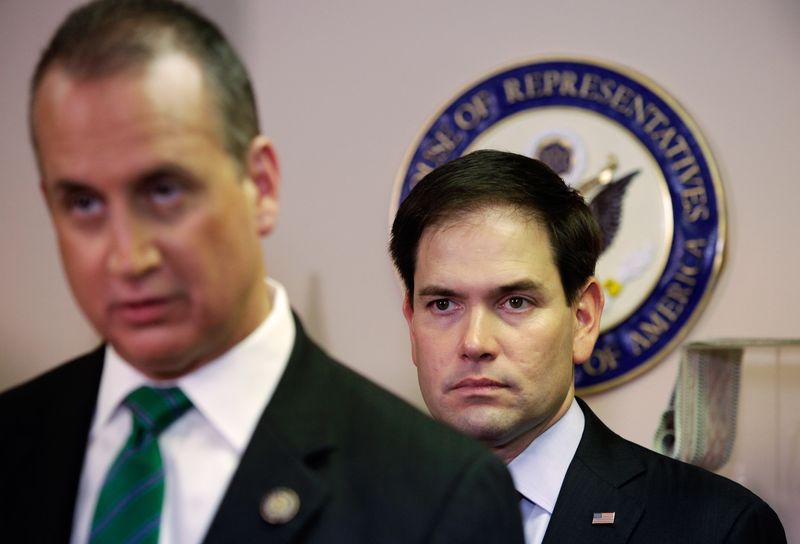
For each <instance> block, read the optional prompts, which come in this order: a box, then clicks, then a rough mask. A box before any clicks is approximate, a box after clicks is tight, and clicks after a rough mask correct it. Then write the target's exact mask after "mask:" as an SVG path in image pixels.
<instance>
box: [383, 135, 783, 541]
mask: <svg viewBox="0 0 800 544" xmlns="http://www.w3.org/2000/svg"><path fill="white" fill-rule="evenodd" d="M599 253H600V231H599V227H598V225H597V223H596V221H595V220H594V218H593V217H592V214H591V212H590V210H589V208H588V206H587V205H586V204H585V203H584V201H583V199H582V198H581V196H580V195H579V194H578V193H577V192H576V191H574V190H572V189H570V188H569V187H567V186H566V185H565V184H564V182H563V181H562V180H561V179H560V178H559V177H558V176H557V175H556V174H555V173H554V172H552V171H551V170H550V169H549V168H547V166H545V165H544V164H542V163H541V162H539V161H536V160H534V159H529V158H527V157H523V156H521V155H515V154H512V153H505V152H500V151H476V152H474V153H471V154H469V155H466V156H464V157H461V158H459V159H456V160H455V161H453V162H451V163H449V164H446V165H444V166H441V167H439V168H438V169H436V170H434V171H433V172H431V173H430V174H428V175H427V176H426V177H425V178H424V179H422V180H421V181H420V182H419V183H418V184H417V186H415V187H414V189H413V190H412V191H411V192H410V193H409V195H408V197H407V198H406V199H405V201H404V202H403V203H402V204H401V206H400V208H399V209H398V212H397V215H396V217H395V220H394V225H393V227H392V241H391V254H392V258H393V260H394V264H395V266H396V267H397V270H398V271H399V273H400V275H401V277H402V279H403V282H404V283H405V287H406V298H405V302H404V305H403V313H404V315H405V318H406V321H407V322H408V327H409V331H410V333H411V345H412V357H413V361H414V364H415V365H416V367H417V372H418V376H419V383H420V388H421V390H422V395H423V398H424V399H425V403H426V404H427V405H428V408H429V409H430V411H431V413H432V414H433V416H434V417H435V418H437V419H439V420H440V421H444V422H446V423H448V424H450V425H451V426H453V427H455V428H457V429H459V430H461V431H462V432H464V433H465V434H467V435H469V436H472V437H474V438H477V439H478V440H481V441H482V442H484V443H485V444H486V445H487V446H489V447H491V448H492V449H493V450H494V451H495V453H496V454H497V455H498V456H499V457H500V458H501V459H503V461H505V462H506V463H508V464H509V470H510V471H511V474H512V476H513V478H514V482H515V485H516V488H517V491H518V492H519V493H520V495H521V496H522V499H521V501H520V509H521V511H522V515H523V523H524V525H525V536H526V541H527V542H529V543H539V542H548V543H561V542H618V543H622V542H641V543H652V542H670V543H672V542H675V543H677V542H698V543H699V542H702V543H710V542H741V543H746V542H747V543H749V542H785V541H786V537H785V535H784V532H783V527H782V526H781V524H780V521H779V520H778V518H777V516H776V515H775V513H774V512H773V511H772V509H770V507H769V506H768V505H767V504H766V503H764V502H763V501H762V500H761V499H759V498H758V497H756V496H755V495H753V494H752V493H751V492H749V491H748V490H746V489H744V488H743V487H741V486H740V485H738V484H736V483H734V482H732V481H729V480H727V479H724V478H722V477H719V476H716V475H714V474H712V473H710V472H707V471H704V470H702V469H699V468H697V467H694V466H691V465H688V464H685V463H681V462H678V461H675V460H672V459H669V458H667V457H665V456H662V455H659V454H656V453H654V452H652V451H650V450H647V449H645V448H642V447H640V446H638V445H636V444H633V443H632V442H628V441H627V440H624V439H623V438H621V437H619V436H618V435H616V434H614V433H613V432H612V431H611V430H609V429H608V428H607V427H606V426H605V425H604V424H603V423H602V422H601V421H600V420H599V419H597V417H596V416H595V415H594V414H593V413H592V411H591V410H590V409H589V408H588V406H587V405H586V404H585V403H584V402H583V401H581V400H580V399H577V398H576V397H575V387H574V378H573V368H574V365H575V364H580V363H583V362H584V361H586V360H587V359H588V358H589V357H590V356H591V353H592V349H593V347H594V344H595V341H596V340H597V337H598V334H599V327H600V315H601V313H602V308H603V295H602V291H601V289H600V286H599V285H598V282H597V280H596V279H595V278H594V268H595V263H596V261H597V258H598V255H599Z"/></svg>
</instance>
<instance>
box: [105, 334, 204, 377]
mask: <svg viewBox="0 0 800 544" xmlns="http://www.w3.org/2000/svg"><path fill="white" fill-rule="evenodd" d="M177 340H178V339H177V338H175V337H174V336H166V335H159V334H149V335H142V334H139V335H133V336H131V335H128V336H124V337H118V338H110V339H109V343H110V344H111V345H112V346H113V347H114V350H115V351H116V352H117V353H118V354H119V355H120V357H122V359H123V360H124V361H125V362H127V363H128V364H129V365H131V366H132V367H133V368H135V369H136V370H138V371H139V372H141V373H142V374H144V375H146V376H148V377H149V378H153V379H156V380H170V379H175V378H178V377H180V376H182V375H184V374H187V373H188V372H190V371H191V370H193V369H194V368H195V367H196V366H197V364H196V362H197V361H198V359H199V357H198V356H197V354H196V353H194V351H193V350H192V349H191V346H193V345H195V346H196V344H193V343H190V342H179V341H177Z"/></svg>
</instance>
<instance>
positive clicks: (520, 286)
mask: <svg viewBox="0 0 800 544" xmlns="http://www.w3.org/2000/svg"><path fill="white" fill-rule="evenodd" d="M543 290H544V286H543V285H542V284H541V283H540V282H538V281H534V280H530V279H525V280H519V281H515V282H512V283H508V284H506V285H501V286H499V287H497V289H495V292H496V293H497V294H498V295H504V294H507V293H514V292H518V291H533V292H539V291H543Z"/></svg>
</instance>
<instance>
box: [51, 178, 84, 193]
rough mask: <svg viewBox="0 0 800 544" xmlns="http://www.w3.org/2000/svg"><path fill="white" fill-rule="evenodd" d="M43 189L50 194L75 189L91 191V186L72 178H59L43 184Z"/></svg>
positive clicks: (74, 190)
mask: <svg viewBox="0 0 800 544" xmlns="http://www.w3.org/2000/svg"><path fill="white" fill-rule="evenodd" d="M44 187H45V191H47V192H49V193H52V194H65V193H74V192H76V191H91V190H93V189H92V186H91V185H89V184H88V183H84V182H81V181H76V180H73V179H59V180H56V181H55V183H52V184H47V183H45V184H44Z"/></svg>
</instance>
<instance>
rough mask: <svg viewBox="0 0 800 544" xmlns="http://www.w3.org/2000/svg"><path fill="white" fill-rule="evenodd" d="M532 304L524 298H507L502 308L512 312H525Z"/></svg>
mask: <svg viewBox="0 0 800 544" xmlns="http://www.w3.org/2000/svg"><path fill="white" fill-rule="evenodd" d="M532 304H533V303H532V302H531V301H530V300H528V299H527V298H524V297H508V298H507V299H506V300H505V302H503V304H502V306H505V307H506V308H508V309H509V310H512V311H520V310H527V309H528V308H530V307H531V305H532Z"/></svg>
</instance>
